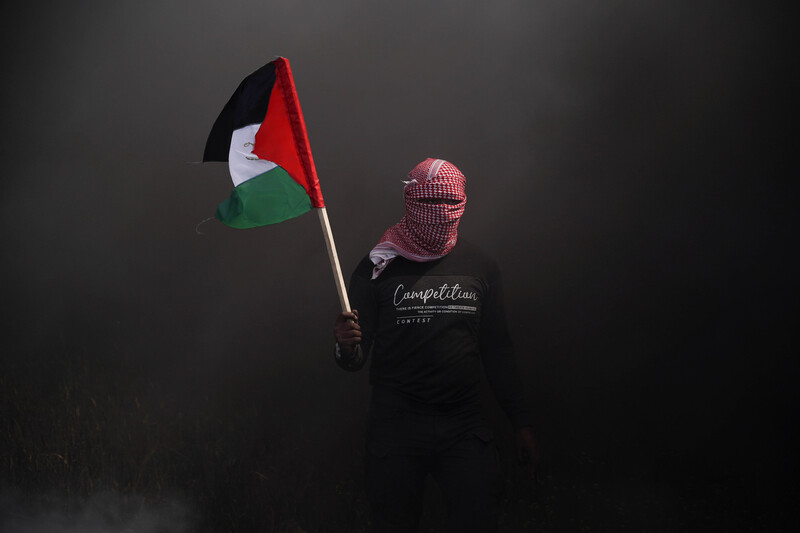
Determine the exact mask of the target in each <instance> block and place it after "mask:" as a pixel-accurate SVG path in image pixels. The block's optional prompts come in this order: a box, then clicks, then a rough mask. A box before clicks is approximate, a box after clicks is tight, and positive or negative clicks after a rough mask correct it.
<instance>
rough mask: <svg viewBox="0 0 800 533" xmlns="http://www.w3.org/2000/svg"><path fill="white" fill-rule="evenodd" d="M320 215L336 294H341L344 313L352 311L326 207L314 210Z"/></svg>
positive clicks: (340, 299)
mask: <svg viewBox="0 0 800 533" xmlns="http://www.w3.org/2000/svg"><path fill="white" fill-rule="evenodd" d="M314 209H315V210H316V211H317V213H318V214H319V223H320V224H321V225H322V233H323V235H325V247H326V248H327V249H328V259H330V261H331V269H332V270H333V278H334V280H335V281H336V292H338V293H339V303H340V304H341V305H342V312H345V311H350V301H349V300H348V299H347V287H345V284H344V277H342V267H341V266H339V256H338V255H337V253H336V243H335V242H334V241H333V231H332V230H331V223H330V221H329V220H328V212H327V211H326V210H325V208H324V207H315V208H314Z"/></svg>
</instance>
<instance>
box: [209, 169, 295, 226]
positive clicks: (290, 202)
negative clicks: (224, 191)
mask: <svg viewBox="0 0 800 533" xmlns="http://www.w3.org/2000/svg"><path fill="white" fill-rule="evenodd" d="M310 210H311V199H310V198H309V197H308V193H306V190H305V189H304V188H303V187H302V186H301V185H299V184H298V183H297V182H296V181H294V180H293V179H292V178H291V177H290V176H289V174H287V173H286V171H285V170H283V169H282V168H281V167H275V168H273V169H272V170H270V171H269V172H265V173H263V174H259V175H258V176H255V177H253V178H251V179H249V180H247V181H245V182H244V183H241V184H240V185H239V186H238V187H236V188H235V189H234V190H233V192H232V193H231V196H230V198H228V199H227V200H225V201H224V202H222V203H221V204H219V207H218V208H217V218H218V219H219V220H220V222H222V223H223V224H225V225H227V226H230V227H232V228H237V229H249V228H256V227H258V226H266V225H268V224H277V223H278V222H283V221H284V220H288V219H290V218H294V217H297V216H300V215H302V214H303V213H306V212H307V211H310Z"/></svg>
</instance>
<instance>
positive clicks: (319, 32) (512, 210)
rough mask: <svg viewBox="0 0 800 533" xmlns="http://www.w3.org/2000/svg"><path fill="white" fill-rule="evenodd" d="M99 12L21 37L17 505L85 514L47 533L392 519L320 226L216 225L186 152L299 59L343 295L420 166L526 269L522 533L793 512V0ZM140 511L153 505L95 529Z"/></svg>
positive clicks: (2, 216) (509, 275) (512, 297)
mask: <svg viewBox="0 0 800 533" xmlns="http://www.w3.org/2000/svg"><path fill="white" fill-rule="evenodd" d="M80 4H81V6H80V8H78V6H76V5H74V4H69V5H67V4H64V5H61V6H51V7H49V8H48V9H42V8H41V7H40V6H38V5H35V4H30V5H17V6H15V7H14V8H13V9H12V10H11V11H10V13H9V14H8V15H7V16H5V17H3V20H2V22H0V44H2V48H3V50H4V53H3V59H2V61H3V63H2V66H3V72H4V75H3V83H2V93H1V94H2V100H0V101H1V102H2V109H3V117H4V120H3V124H4V129H3V131H4V133H3V142H2V145H1V148H0V150H2V155H3V161H4V172H3V176H4V179H3V181H2V196H1V197H0V199H1V200H2V204H1V207H2V209H1V210H0V221H1V222H2V224H0V244H1V245H2V250H3V269H2V275H3V280H4V282H3V284H2V286H1V288H0V290H2V293H0V295H1V296H2V301H3V303H4V305H3V315H2V324H3V325H2V335H0V338H2V341H1V342H2V346H0V349H2V354H3V355H2V366H0V371H2V373H0V387H1V390H2V396H1V398H2V404H1V405H2V413H3V417H2V420H3V422H2V423H3V426H2V427H0V434H2V435H4V436H3V437H2V440H0V459H2V463H1V464H0V468H2V478H3V480H4V482H5V483H6V486H7V487H8V489H7V490H6V491H4V493H6V494H14V496H13V498H12V497H11V496H6V498H7V501H8V498H12V499H14V501H17V499H21V500H24V499H25V498H29V499H30V501H31V502H38V501H47V499H48V498H49V497H50V496H47V495H50V494H56V495H58V496H61V497H64V498H73V497H74V498H77V501H79V502H80V501H85V502H86V503H85V505H78V504H75V505H74V506H72V507H70V506H67V510H66V511H64V512H62V511H60V510H58V509H63V508H64V505H63V503H57V504H55V506H54V508H55V509H56V510H53V509H54V508H50V509H48V508H46V507H42V508H38V507H36V506H35V504H31V505H33V507H31V508H32V509H34V512H33V514H29V515H26V516H38V515H37V514H36V512H37V511H36V510H37V509H39V511H40V512H42V513H44V515H43V517H42V518H36V519H35V520H34V521H33V522H28V523H26V524H25V525H23V526H20V527H28V530H30V531H37V529H35V528H36V527H39V528H40V529H41V527H44V526H42V524H45V523H47V524H51V523H57V524H61V523H62V522H64V523H66V524H67V526H64V527H70V525H71V526H75V524H86V528H88V530H90V531H91V530H92V528H102V527H110V528H111V530H112V531H113V530H115V529H114V528H117V529H116V530H119V531H123V530H126V529H124V528H125V527H128V528H131V527H132V528H134V529H132V530H135V531H140V530H141V531H145V530H147V529H146V528H147V527H150V525H145V524H151V522H146V521H147V520H152V521H153V522H152V524H155V525H152V527H151V529H153V530H158V528H162V529H166V530H170V531H173V530H176V529H172V526H162V525H158V524H162V523H164V522H160V520H162V519H164V520H167V522H165V523H167V524H179V523H181V522H180V519H181V517H182V515H181V513H183V512H184V511H183V510H182V509H193V510H196V511H192V513H194V512H197V513H200V515H202V518H197V519H198V520H199V522H198V523H202V524H204V525H203V526H202V527H207V528H209V530H214V529H216V530H222V529H225V528H227V529H230V530H243V531H244V530H255V529H259V528H260V529H261V530H266V531H269V530H274V531H278V530H282V529H283V530H291V528H292V527H295V526H294V525H293V524H296V525H297V526H298V527H302V528H304V529H305V530H307V531H358V530H359V528H362V527H363V525H364V524H365V520H366V518H365V516H366V514H365V513H366V511H365V507H364V504H363V500H359V498H363V496H362V494H361V492H360V491H361V486H360V483H361V481H360V475H361V473H360V466H361V464H360V460H361V457H360V454H361V424H362V422H363V416H364V410H365V402H366V401H367V399H368V393H369V391H368V384H367V382H366V375H365V374H358V375H345V374H344V373H342V372H340V371H339V370H338V369H336V368H335V366H334V365H333V364H332V361H331V353H330V350H331V346H330V341H331V325H332V321H333V318H334V317H335V315H336V313H337V312H338V303H337V299H336V292H335V289H334V286H333V283H332V278H331V274H330V270H329V267H328V264H327V256H326V253H325V250H324V244H323V241H322V237H321V235H320V233H319V229H318V222H317V220H316V218H315V217H314V216H312V215H306V216H304V217H301V218H299V219H295V220H292V221H289V222H286V223H283V224H280V225H277V226H273V227H268V228H261V229H256V230H250V231H234V230H230V229H228V228H225V227H222V226H221V225H219V224H218V223H216V222H210V223H208V224H205V225H204V226H203V232H204V235H202V236H199V235H197V234H196V233H195V231H194V228H195V225H196V224H197V223H198V222H200V221H201V220H203V219H205V218H206V217H208V216H211V215H212V214H213V211H214V209H215V206H216V204H217V203H218V202H219V201H221V200H222V199H224V198H225V197H226V196H227V195H228V194H229V191H230V183H229V180H228V175H227V169H226V168H225V166H224V165H215V164H207V165H193V164H187V163H188V162H193V161H197V160H199V159H200V157H201V155H202V150H203V146H204V143H205V138H206V135H207V134H208V131H209V129H210V127H211V125H212V123H213V121H214V119H215V117H216V115H217V113H218V112H219V111H220V109H221V107H222V105H223V104H224V102H225V101H226V100H227V98H228V97H229V96H230V94H231V92H232V91H233V89H234V88H235V87H236V85H237V84H238V82H239V81H240V80H241V78H242V77H244V76H245V75H246V74H248V73H250V72H252V71H253V70H255V69H256V68H258V67H259V66H261V65H262V64H264V63H265V62H266V61H269V60H270V59H272V58H273V57H274V56H276V55H283V56H286V57H288V58H289V59H290V60H291V61H292V68H293V71H294V75H295V81H296V83H297V87H298V91H299V96H300V100H301V103H302V105H303V110H304V113H305V117H306V122H307V126H308V130H309V136H310V140H311V146H312V148H313V150H314V158H315V161H316V164H317V168H318V172H319V175H320V179H321V182H322V189H323V193H324V195H325V199H326V203H327V204H328V210H329V215H330V217H331V222H332V225H333V230H334V234H335V236H336V239H337V246H338V247H339V252H340V258H341V261H342V264H343V268H344V270H345V272H346V276H349V272H350V271H351V270H352V268H353V267H354V266H355V265H356V263H357V262H358V261H359V260H360V258H361V257H362V256H363V255H364V254H365V253H366V252H367V251H368V249H369V248H370V246H371V245H372V244H373V243H374V242H375V241H376V240H377V239H378V238H379V237H380V235H381V233H382V232H383V231H384V229H385V228H386V227H387V226H388V225H390V224H392V223H394V222H395V221H396V220H397V219H399V217H400V216H401V215H402V202H401V183H400V180H401V179H403V178H404V176H405V174H406V173H407V172H408V170H409V169H410V168H412V167H413V166H414V165H415V164H416V163H417V162H418V161H420V160H422V159H424V158H426V157H441V158H445V159H448V160H450V161H452V162H453V163H455V164H456V165H458V166H459V167H460V168H461V169H462V170H463V171H464V173H465V174H466V176H467V179H468V190H467V194H468V196H469V201H468V207H467V211H466V214H465V219H464V221H463V223H462V225H461V228H460V231H461V233H462V235H465V236H469V237H470V239H471V240H473V241H477V242H479V243H481V244H482V245H483V246H484V247H485V248H486V249H488V250H489V251H491V252H492V253H494V254H495V255H496V256H497V258H498V260H499V262H500V264H501V266H502V267H503V273H504V277H505V284H506V287H507V288H506V291H507V293H508V294H507V299H508V301H507V305H508V307H509V309H508V312H509V316H510V318H511V329H512V332H513V333H514V335H515V341H516V345H517V347H518V351H519V359H520V367H521V371H522V372H523V373H524V378H525V381H526V383H527V384H528V385H529V388H530V397H531V398H530V399H531V402H532V403H533V405H534V406H535V412H536V417H537V428H536V430H537V433H538V434H539V436H540V438H541V440H542V443H543V445H544V446H545V449H546V451H547V461H548V469H549V470H548V471H549V473H550V481H549V485H546V486H545V487H544V488H539V489H537V488H534V487H531V486H529V485H527V484H526V483H525V482H524V480H523V479H522V476H521V474H520V473H519V472H518V471H517V470H516V466H515V465H514V464H513V461H512V460H511V459H510V458H508V457H507V458H506V467H507V472H508V476H507V477H508V480H507V489H508V491H509V501H510V502H512V503H509V506H508V508H507V509H506V510H505V513H506V514H505V515H504V516H505V518H504V520H505V522H504V523H505V524H506V525H507V527H508V528H509V529H510V530H514V529H515V528H517V529H518V530H524V529H523V527H531V528H532V527H537V528H539V529H541V530H548V528H549V529H562V530H575V528H578V527H585V528H587V529H588V528H594V529H625V528H629V529H631V530H662V529H663V530H685V531H695V530H696V531H708V530H712V529H714V528H719V529H721V530H725V528H726V527H727V528H728V530H734V531H737V530H741V531H746V530H758V529H764V530H780V528H782V527H785V526H788V525H789V524H790V523H791V520H794V521H795V522H796V519H791V517H789V516H788V513H787V512H786V509H788V508H789V505H790V503H791V502H794V501H796V498H797V489H796V488H792V487H794V485H795V483H794V480H795V478H796V474H797V459H796V454H795V453H794V450H795V449H796V447H797V444H798V438H797V437H798V435H797V431H796V429H795V428H796V423H795V421H796V420H797V415H798V394H797V387H796V378H797V375H798V372H797V370H798V368H797V363H796V358H795V357H794V353H795V351H796V333H794V330H795V327H794V321H793V319H792V318H791V317H793V316H794V315H796V314H797V301H798V299H797V281H796V279H797V276H796V275H795V273H796V272H797V262H796V259H794V255H795V254H794V253H793V243H794V242H795V240H796V239H795V238H794V234H793V229H794V227H795V220H796V216H795V214H794V211H795V209H794V206H793V200H794V198H795V196H794V194H793V193H794V187H793V186H792V185H793V182H792V178H793V177H794V174H796V169H797V156H796V154H795V149H794V143H792V142H791V141H790V139H791V137H790V136H789V133H790V131H791V130H790V125H792V124H793V117H794V115H795V104H794V95H795V94H796V87H794V85H793V84H791V83H790V82H789V80H788V76H787V74H789V73H790V72H791V71H793V69H794V61H793V60H792V59H791V58H792V57H793V56H791V54H790V53H789V51H790V50H792V49H794V46H793V45H792V42H794V40H795V39H794V37H793V36H792V32H790V23H789V21H790V20H793V19H792V17H791V16H790V15H789V13H788V12H787V11H786V10H785V8H784V6H783V5H782V4H781V3H778V2H761V3H755V2H745V1H734V2H718V1H710V2H701V3H696V2H692V3H690V2H683V1H670V2H648V3H641V2H627V1H614V2H589V1H577V0H573V1H562V2H530V1H509V2H494V3H485V4H484V3H479V2H473V3H464V2H455V1H442V2H417V1H412V2H399V3H391V4H390V3H376V2H360V1H355V0H351V1H347V2H333V3H319V2H304V1H299V2H291V3H289V2H287V3H281V2H247V1H237V2H228V3H225V4H221V3H218V2H204V1H203V2H191V3H189V2H167V3H156V2H140V3H137V4H135V5H134V4H130V5H128V4H117V3H108V2H105V3H104V2H94V1H86V2H80ZM493 416H494V419H495V423H496V425H497V428H498V432H499V433H500V434H501V435H502V436H503V438H504V439H505V440H504V441H503V442H504V443H505V444H504V446H508V442H507V437H508V435H509V433H510V430H509V429H508V427H507V424H506V422H505V420H504V419H503V417H502V414H501V413H498V412H496V411H495V412H493ZM506 452H508V453H510V450H506ZM59 457H62V458H63V460H61V459H59ZM109 494H110V495H109ZM42 495H45V496H42ZM176 495H177V496H176ZM58 496H56V499H57V498H58ZM139 498H141V499H140V500H139ZM126 499H131V501H145V502H147V505H143V507H142V509H144V511H142V513H143V514H135V513H134V514H133V515H129V518H128V519H125V520H123V519H122V518H121V517H122V515H117V514H114V512H111V515H110V516H115V517H116V518H114V520H116V521H114V522H109V523H108V524H107V523H105V522H103V521H104V520H106V518H105V516H106V515H104V514H103V512H102V509H103V507H108V508H109V509H115V508H118V505H119V503H118V502H119V501H127V500H126ZM429 499H430V500H431V501H434V502H435V501H436V495H435V490H434V491H433V493H432V495H430V498H429ZM59 501H61V502H63V501H65V500H59ZM172 501H182V502H187V503H186V504H185V505H186V507H180V508H179V509H177V508H172V507H170V505H171V504H170V503H169V502H172ZM321 502H325V503H321ZM514 502H516V503H514ZM15 505H16V504H15ZM36 505H38V504H36ZM181 505H183V504H181ZM3 507H4V509H3V512H4V514H5V513H6V512H9V513H11V511H12V509H13V506H6V505H4V506H3ZM433 508H434V510H433V511H431V512H432V513H434V514H433V515H431V516H429V517H427V518H426V520H428V521H429V523H430V524H432V526H431V527H434V526H435V525H436V524H438V523H439V522H437V520H440V518H441V517H439V516H438V515H436V514H435V513H436V512H437V511H436V510H435V509H436V507H435V505H434V506H433ZM176 509H177V510H176ZM123 514H124V513H123ZM98 517H99V518H98ZM137 517H139V518H137ZM173 519H175V520H176V522H172V520H173ZM4 520H6V521H5V522H3V524H4V527H6V528H7V529H8V528H11V530H14V527H17V524H19V523H21V522H10V521H9V520H18V521H19V520H21V519H20V518H14V516H11V518H5V517H4ZM26 520H27V519H26ZM120 520H122V521H120ZM137 520H139V521H137ZM53 521H55V522H53ZM142 521H144V522H142ZM576 521H577V522H576ZM578 522H580V523H578ZM9 524H12V525H13V526H14V527H12V526H11V525H9ZM109 524H111V525H109ZM524 524H527V525H524ZM523 525H524V526H523ZM573 526H574V527H573ZM54 527H55V526H54ZM58 527H61V526H60V525H59V526H58ZM176 527H182V526H176ZM197 527H198V528H199V527H201V526H199V525H198V526H197ZM135 528H140V529H135ZM56 530H57V529H56ZM177 530H180V529H177ZM23 531H26V530H25V529H23Z"/></svg>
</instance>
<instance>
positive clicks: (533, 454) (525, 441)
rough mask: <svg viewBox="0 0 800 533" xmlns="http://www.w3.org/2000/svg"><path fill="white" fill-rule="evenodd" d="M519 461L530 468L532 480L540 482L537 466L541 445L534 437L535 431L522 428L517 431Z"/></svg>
mask: <svg viewBox="0 0 800 533" xmlns="http://www.w3.org/2000/svg"><path fill="white" fill-rule="evenodd" d="M516 440H517V459H519V462H520V463H522V464H524V465H528V466H529V468H530V476H531V479H533V480H536V481H539V476H537V474H538V473H539V472H538V470H537V466H538V465H539V459H540V455H539V443H537V442H536V437H534V436H533V430H532V429H531V428H529V427H522V428H519V429H518V430H517V439H516Z"/></svg>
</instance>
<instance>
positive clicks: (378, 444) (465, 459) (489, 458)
mask: <svg viewBox="0 0 800 533" xmlns="http://www.w3.org/2000/svg"><path fill="white" fill-rule="evenodd" d="M428 475H431V476H432V477H433V479H434V480H435V481H436V483H437V484H438V485H439V489H440V490H441V492H442V497H443V499H444V503H445V507H446V509H447V524H448V530H449V531H451V532H459V533H469V532H476V533H478V532H480V533H489V532H492V531H495V530H496V529H497V514H498V501H499V490H498V488H499V481H500V476H499V465H498V457H497V448H496V446H495V444H494V442H493V437H492V431H491V429H490V428H488V427H487V426H486V424H485V423H484V421H483V420H482V418H481V416H480V412H479V409H477V406H474V405H470V406H465V408H461V409H458V410H455V411H452V412H445V413H441V412H440V413H430V412H428V413H425V412H419V410H416V409H414V408H409V406H407V405H405V406H404V405H397V402H394V403H391V404H378V403H376V402H375V401H374V397H373V403H372V405H371V407H370V415H369V419H368V423H367V454H366V484H365V488H366V493H367V498H368V500H369V502H370V508H371V511H372V531H374V532H380V533H384V532H416V531H417V527H418V525H419V521H420V516H421V514H422V497H423V494H424V488H425V481H426V478H427V476H428Z"/></svg>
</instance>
